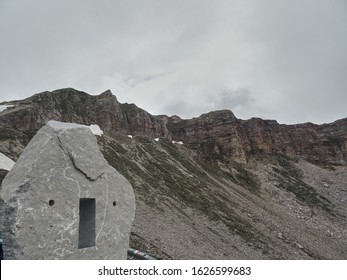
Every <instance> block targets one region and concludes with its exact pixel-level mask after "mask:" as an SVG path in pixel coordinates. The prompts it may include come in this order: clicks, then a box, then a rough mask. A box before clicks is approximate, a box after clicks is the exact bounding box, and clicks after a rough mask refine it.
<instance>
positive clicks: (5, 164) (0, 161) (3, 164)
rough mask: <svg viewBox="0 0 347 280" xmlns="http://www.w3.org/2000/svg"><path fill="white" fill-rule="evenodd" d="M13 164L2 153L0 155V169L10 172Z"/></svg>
mask: <svg viewBox="0 0 347 280" xmlns="http://www.w3.org/2000/svg"><path fill="white" fill-rule="evenodd" d="M14 164H15V162H14V161H13V160H12V159H10V158H8V157H7V156H5V155H4V154H3V153H0V169H5V170H7V171H10V170H11V169H12V167H13V165H14Z"/></svg>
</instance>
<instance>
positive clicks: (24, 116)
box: [0, 88, 169, 158]
mask: <svg viewBox="0 0 347 280" xmlns="http://www.w3.org/2000/svg"><path fill="white" fill-rule="evenodd" d="M10 104H11V105H13V107H9V108H8V109H7V110H5V111H3V112H0V118H1V122H0V130H1V139H2V140H5V141H6V140H8V141H10V142H11V143H10V142H8V143H7V144H5V145H4V146H3V147H2V148H1V149H0V150H2V151H3V153H4V154H5V155H8V156H10V157H12V158H16V154H18V152H19V151H20V150H22V149H23V148H24V147H25V146H26V144H28V142H29V140H30V139H31V137H32V136H33V135H34V134H35V133H36V131H37V130H38V129H40V128H41V127H42V126H44V125H45V124H46V123H47V122H48V121H49V120H56V121H63V122H73V123H78V124H85V125H90V124H99V126H100V127H101V129H102V130H104V131H106V132H110V133H112V132H119V133H124V134H136V135H147V136H149V137H166V136H167V135H168V134H169V132H168V130H167V128H166V126H165V124H164V123H163V121H161V120H160V119H158V118H155V117H154V116H152V115H151V114H149V113H148V112H146V111H144V110H143V109H141V108H138V107H137V106H136V105H134V104H127V103H125V104H121V103H119V102H118V100H117V98H116V97H115V96H114V95H112V93H111V91H109V90H108V91H106V92H104V93H102V94H100V95H98V96H91V95H89V94H87V93H85V92H82V91H77V90H75V89H71V88H67V89H61V90H56V91H53V92H42V93H38V94H35V95H34V96H32V97H29V98H27V99H25V100H19V101H13V102H10Z"/></svg>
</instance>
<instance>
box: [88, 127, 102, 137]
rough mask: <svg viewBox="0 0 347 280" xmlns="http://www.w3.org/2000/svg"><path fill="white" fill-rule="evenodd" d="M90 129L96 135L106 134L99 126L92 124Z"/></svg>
mask: <svg viewBox="0 0 347 280" xmlns="http://www.w3.org/2000/svg"><path fill="white" fill-rule="evenodd" d="M89 128H90V130H91V131H92V133H93V134H94V135H98V136H101V135H102V134H103V133H104V132H103V131H102V130H101V128H100V127H99V126H98V125H97V124H91V125H90V126H89Z"/></svg>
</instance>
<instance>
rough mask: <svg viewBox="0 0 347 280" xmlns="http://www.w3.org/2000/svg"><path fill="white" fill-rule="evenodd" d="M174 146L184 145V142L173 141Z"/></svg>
mask: <svg viewBox="0 0 347 280" xmlns="http://www.w3.org/2000/svg"><path fill="white" fill-rule="evenodd" d="M172 144H178V145H183V142H182V141H174V140H172Z"/></svg>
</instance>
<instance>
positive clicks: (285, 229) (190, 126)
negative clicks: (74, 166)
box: [0, 89, 347, 259]
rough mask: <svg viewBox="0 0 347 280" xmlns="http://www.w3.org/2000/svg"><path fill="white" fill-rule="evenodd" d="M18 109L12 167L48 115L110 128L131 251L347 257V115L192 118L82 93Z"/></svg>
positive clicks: (4, 126) (8, 121)
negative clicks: (129, 215)
mask: <svg viewBox="0 0 347 280" xmlns="http://www.w3.org/2000/svg"><path fill="white" fill-rule="evenodd" d="M11 104H12V105H14V106H13V107H9V108H8V109H6V110H4V111H2V112H0V152H2V153H3V154H5V155H6V156H8V157H10V158H12V159H14V160H16V159H17V158H18V156H19V155H20V154H21V152H22V150H23V148H24V147H25V146H26V145H27V144H28V142H29V140H30V139H31V137H32V136H33V135H34V134H35V133H36V131H37V129H38V128H40V127H41V126H43V125H44V124H45V123H46V122H47V121H48V120H50V119H54V120H59V121H65V122H75V123H81V124H85V125H90V124H98V125H99V126H100V127H101V128H102V129H103V130H104V134H103V136H101V137H98V143H99V145H100V147H101V150H102V152H103V154H104V156H105V158H106V159H107V161H108V162H109V164H110V165H112V166H113V167H115V168H116V169H117V170H118V171H119V172H120V173H121V174H122V175H123V176H124V177H126V178H127V179H128V180H129V181H130V182H131V184H132V186H133V188H134V192H135V196H136V214H135V222H134V226H133V232H132V237H131V246H132V247H135V248H138V249H141V250H142V251H145V252H148V253H151V254H153V255H155V256H156V257H159V258H167V259H170V258H174V259H267V258H272V259H283V258H284V259H318V258H321V259H346V258H347V250H346V248H347V222H346V221H347V218H346V217H347V208H346V203H347V185H346V182H347V177H346V176H347V158H346V148H347V147H346V145H347V144H346V141H347V140H346V139H347V119H342V120H339V121H336V122H334V123H331V124H324V125H314V124H309V123H308V124H300V125H281V124H278V123H277V122H276V121H272V120H262V119H258V118H252V119H250V120H240V119H237V118H236V117H235V116H234V115H233V113H232V112H231V111H229V110H221V111H216V112H211V113H208V114H203V115H201V116H200V117H197V118H193V119H190V120H184V119H181V118H180V117H178V116H172V117H168V116H165V115H161V116H153V115H151V114H149V113H147V112H146V111H144V110H142V109H140V108H138V107H136V105H134V104H121V103H119V102H118V101H117V99H116V97H115V96H113V95H112V93H111V92H110V91H107V92H105V93H103V94H101V95H98V96H90V95H88V94H87V93H84V92H79V91H76V90H74V89H62V90H57V91H53V92H44V93H40V94H37V95H34V96H33V97H30V98H28V99H25V100H20V101H11V102H9V103H7V104H6V105H11ZM128 134H131V135H133V137H132V138H130V137H128V136H127V135H128ZM154 138H159V140H158V139H156V140H158V141H156V140H155V139H154ZM172 140H175V141H182V142H183V144H182V145H180V144H178V143H177V142H173V141H172Z"/></svg>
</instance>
